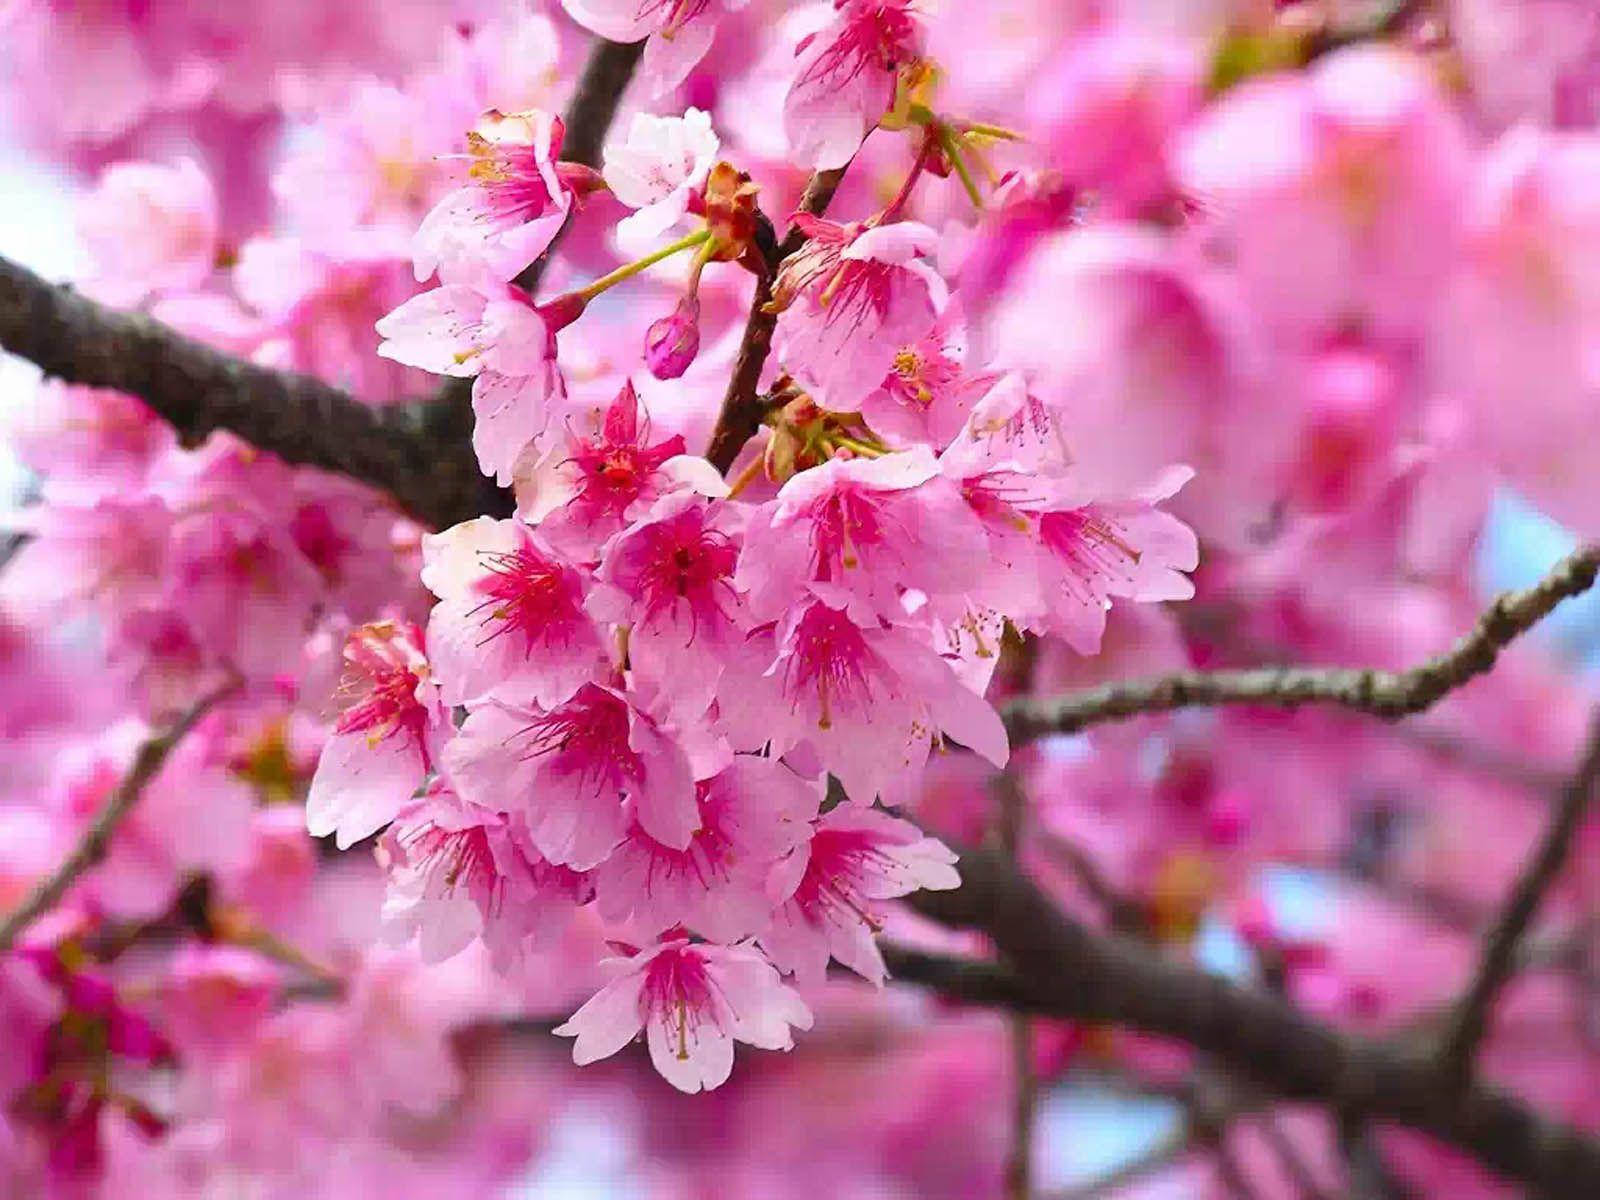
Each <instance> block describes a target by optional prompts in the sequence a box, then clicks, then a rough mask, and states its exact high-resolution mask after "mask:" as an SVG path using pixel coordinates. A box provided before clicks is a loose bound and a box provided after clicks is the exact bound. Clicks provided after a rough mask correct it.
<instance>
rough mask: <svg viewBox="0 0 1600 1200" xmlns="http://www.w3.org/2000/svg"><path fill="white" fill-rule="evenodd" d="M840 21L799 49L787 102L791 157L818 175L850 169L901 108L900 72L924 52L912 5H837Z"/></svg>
mask: <svg viewBox="0 0 1600 1200" xmlns="http://www.w3.org/2000/svg"><path fill="white" fill-rule="evenodd" d="M833 7H834V16H833V20H832V21H831V22H830V23H829V24H828V25H826V26H824V27H823V28H822V29H820V30H818V31H817V32H815V33H812V34H810V35H809V36H808V37H806V38H805V39H804V40H803V41H802V42H801V43H800V45H799V46H798V47H797V48H796V52H795V54H796V64H795V77H794V83H793V84H791V85H790V88H789V94H788V95H787V96H786V97H785V98H784V102H783V127H784V131H785V132H786V133H787V134H788V137H789V149H790V152H791V153H792V154H793V155H794V156H795V157H796V158H798V159H799V160H800V161H801V162H802V163H804V164H806V165H807V166H810V167H814V168H816V169H818V170H826V169H828V168H831V167H842V166H844V165H845V163H847V162H849V161H850V159H851V157H852V156H853V155H854V154H855V152H856V148H857V147H859V146H860V145H861V141H862V139H863V138H865V137H866V136H867V134H869V133H870V132H872V130H873V128H874V127H875V126H876V125H877V124H878V121H879V120H880V119H881V118H882V117H883V115H884V113H885V112H887V111H888V109H889V106H890V105H891V104H892V103H893V102H894V89H895V80H896V76H897V73H898V72H899V70H900V68H901V67H904V66H907V65H909V64H911V63H912V62H914V61H916V59H917V58H918V56H919V55H920V54H921V44H922V30H921V24H920V20H919V18H918V16H917V14H916V12H915V10H914V9H913V8H912V5H911V3H910V0H834V5H833Z"/></svg>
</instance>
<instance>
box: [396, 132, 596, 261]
mask: <svg viewBox="0 0 1600 1200" xmlns="http://www.w3.org/2000/svg"><path fill="white" fill-rule="evenodd" d="M564 135H565V126H563V124H562V122H561V118H560V117H556V116H552V115H551V114H550V113H547V112H539V111H534V112H525V113H512V114H509V115H507V114H505V113H501V112H498V111H496V110H494V109H490V110H489V111H488V112H487V113H485V114H484V116H483V119H482V120H481V121H480V122H479V123H478V127H477V129H475V130H473V131H472V132H471V133H470V134H468V135H467V137H468V147H469V150H470V155H469V157H470V158H471V159H472V165H471V168H470V170H469V174H470V178H469V180H468V181H467V183H466V184H464V185H463V186H462V187H459V188H457V189H456V190H455V191H453V192H450V193H449V194H448V195H446V196H445V197H444V199H442V200H440V201H439V203H438V204H437V205H435V206H434V208H433V210H432V211H431V212H429V213H428V215H427V216H425V217H424V218H423V219H422V224H421V226H420V227H418V229H417V235H416V239H415V241H414V243H413V248H414V266H415V268H416V275H417V279H418V280H424V279H427V278H428V277H429V276H430V275H432V274H433V273H434V272H435V271H437V272H438V273H439V279H440V282H442V283H447V284H448V283H463V282H465V283H470V282H475V281H479V280H481V279H484V278H485V277H487V279H488V280H491V281H496V282H499V281H504V280H508V279H511V278H512V277H514V276H515V275H516V274H517V273H518V272H519V271H521V270H522V269H523V268H524V267H526V266H527V265H528V264H529V263H531V262H533V260H534V259H536V258H538V257H539V255H541V254H543V253H544V251H545V250H546V249H547V248H548V247H549V245H550V243H551V242H552V241H553V240H554V239H555V236H556V234H557V233H558V232H559V231H560V229H561V226H562V225H563V224H565V222H566V219H567V213H568V212H569V211H570V210H571V208H572V203H573V198H574V196H575V194H576V192H577V189H578V188H579V187H580V186H581V187H587V186H589V184H590V181H591V178H592V176H593V172H592V171H590V170H589V169H588V168H587V167H581V166H575V165H573V164H570V163H565V164H564V163H559V162H557V159H558V158H559V157H560V155H561V140H562V138H563V136H564Z"/></svg>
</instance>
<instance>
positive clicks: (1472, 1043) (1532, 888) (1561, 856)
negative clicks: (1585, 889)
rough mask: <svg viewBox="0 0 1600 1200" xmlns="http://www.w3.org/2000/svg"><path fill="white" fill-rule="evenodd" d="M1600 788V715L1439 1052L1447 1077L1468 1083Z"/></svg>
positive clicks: (1486, 938)
mask: <svg viewBox="0 0 1600 1200" xmlns="http://www.w3.org/2000/svg"><path fill="white" fill-rule="evenodd" d="M1597 784H1600V713H1597V714H1596V716H1595V718H1594V721H1593V724H1592V727H1591V730H1590V733H1589V740H1588V742H1587V743H1586V744H1585V746H1584V751H1583V760H1582V762H1580V763H1579V765H1578V769H1577V771H1576V772H1575V773H1574V775H1573V777H1572V779H1571V780H1570V781H1569V782H1568V783H1567V784H1566V786H1565V787H1563V788H1562V789H1561V793H1560V795H1559V796H1558V797H1557V800H1556V805H1555V811H1554V813H1553V814H1552V817H1551V820H1550V824H1549V825H1548V826H1547V827H1546V828H1545V831H1544V834H1543V835H1542V836H1541V837H1540V839H1539V844H1538V846H1537V847H1536V848H1535V849H1534V852H1533V857H1532V858H1530V859H1529V860H1528V865H1527V866H1526V867H1525V868H1524V869H1523V872H1522V874H1521V875H1520V876H1519V877H1518V879H1517V881H1516V883H1515V884H1514V885H1513V886H1512V889H1511V894H1510V896H1509V897H1508V898H1507V899H1506V903H1505V907H1504V908H1503V909H1502V910H1501V912H1500V915H1499V917H1498V918H1497V919H1496V921H1495V923H1494V925H1493V926H1492V927H1491V928H1490V930H1489V932H1488V933H1487V934H1486V935H1485V936H1484V941H1483V955H1482V958H1481V960H1480V961H1479V964H1478V970H1477V972H1476V973H1475V974H1474V976H1473V979H1472V982H1471V984H1470V985H1468V987H1467V991H1466V994H1465V995H1464V996H1463V997H1462V999H1461V1003H1460V1005H1459V1006H1458V1008H1457V1009H1456V1014H1455V1018H1454V1020H1453V1021H1452V1022H1451V1025H1450V1032H1449V1034H1448V1036H1447V1037H1446V1038H1445V1042H1444V1046H1443V1048H1442V1049H1441V1051H1440V1061H1441V1063H1442V1064H1443V1068H1444V1071H1445V1073H1446V1075H1447V1077H1449V1078H1452V1079H1456V1080H1460V1079H1464V1078H1465V1077H1466V1075H1467V1073H1468V1072H1469V1071H1470V1070H1471V1067H1472V1058H1473V1055H1474V1053H1475V1052H1476V1051H1477V1048H1478V1043H1479V1042H1480V1041H1482V1040H1483V1035H1484V1031H1485V1030H1486V1029H1487V1027H1488V1024H1489V1018H1490V1015H1491V1013H1492V1011H1493V1009H1494V1003H1495V1000H1496V999H1497V998H1498V997H1499V995H1500V991H1501V989H1502V988H1504V987H1505V985H1506V983H1507V981H1509V980H1510V978H1511V976H1512V975H1514V974H1515V973H1516V970H1517V965H1518V960H1519V957H1520V956H1519V955H1518V952H1517V949H1518V946H1519V945H1520V944H1521V942H1522V938H1523V935H1524V934H1526V933H1527V932H1528V928H1529V926H1531V925H1532V924H1533V918H1534V916H1535V915H1536V914H1537V913H1538V911H1539V904H1540V902H1541V901H1542V900H1543V899H1544V897H1545V893H1547V892H1548V891H1549V890H1550V885H1551V884H1553V883H1554V882H1555V880H1556V876H1557V875H1559V874H1560V873H1561V868H1562V866H1563V865H1564V864H1565V863H1566V861H1567V857H1568V855H1569V854H1570V853H1571V851H1572V840H1573V838H1574V837H1576V836H1577V833H1578V827H1579V826H1580V825H1581V824H1582V823H1583V816H1584V813H1585V812H1587V811H1588V808H1589V801H1590V799H1591V798H1592V797H1593V795H1594V791H1595V787H1596V786H1597Z"/></svg>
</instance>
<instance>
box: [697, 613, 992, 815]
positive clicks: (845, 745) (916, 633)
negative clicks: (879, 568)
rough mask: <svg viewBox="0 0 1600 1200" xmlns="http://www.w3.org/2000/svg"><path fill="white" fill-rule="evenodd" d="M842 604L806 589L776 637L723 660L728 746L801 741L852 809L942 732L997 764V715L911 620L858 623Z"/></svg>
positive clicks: (914, 767) (919, 762) (923, 756)
mask: <svg viewBox="0 0 1600 1200" xmlns="http://www.w3.org/2000/svg"><path fill="white" fill-rule="evenodd" d="M814 590H815V591H818V592H822V591H824V589H823V586H822V585H814ZM845 604H846V601H845V599H844V598H843V597H841V596H838V594H837V590H836V589H834V590H833V591H832V592H831V593H829V594H827V595H826V597H825V596H824V595H813V596H812V597H811V598H809V599H807V600H803V601H801V602H799V603H796V604H794V605H793V607H792V608H791V609H790V610H789V612H788V614H787V615H786V616H785V617H784V618H783V620H782V621H781V622H780V623H779V624H778V627H777V629H776V631H775V634H769V635H757V636H755V637H752V639H751V640H750V642H749V643H748V644H747V645H746V646H745V648H744V651H743V653H742V654H740V655H737V656H733V655H730V657H729V661H728V663H727V664H726V666H725V667H724V670H723V675H722V678H721V680H720V682H719V685H718V693H717V696H718V706H719V710H720V714H721V722H722V727H723V728H724V730H725V731H726V732H727V734H728V737H729V738H730V740H731V741H732V742H733V743H734V745H735V747H736V748H742V749H756V748H759V747H761V746H763V745H768V744H770V746H771V749H772V752H773V753H775V754H782V753H786V752H788V751H789V750H790V749H792V748H794V747H797V746H808V747H810V750H811V752H812V753H813V754H814V755H815V759H816V761H817V762H818V763H819V764H820V765H821V766H822V767H823V768H824V769H826V770H827V771H829V772H830V773H832V774H833V775H835V776H837V777H838V779H839V782H840V783H841V784H842V785H843V786H844V789H845V792H846V794H847V795H848V796H849V797H850V798H851V799H852V800H854V801H856V802H858V803H860V804H871V803H872V801H873V799H874V798H875V797H877V796H878V795H879V794H880V793H882V792H883V791H884V790H885V789H886V788H888V787H890V786H891V784H894V783H895V782H896V781H897V780H898V779H899V777H900V776H902V775H903V774H905V773H907V772H915V771H918V770H920V769H921V768H922V766H923V765H924V764H925V763H926V762H927V759H928V754H929V752H930V751H931V750H932V749H933V748H934V747H935V746H937V745H941V744H942V743H943V741H944V739H946V738H948V739H949V740H951V741H954V742H958V743H960V744H961V745H963V746H966V747H967V748H968V749H970V750H973V751H975V752H977V753H978V754H981V755H982V756H983V757H984V758H987V759H988V760H989V761H990V762H992V763H994V764H995V765H996V766H1001V765H1004V763H1005V761H1006V756H1007V753H1008V749H1007V743H1006V733H1005V727H1004V726H1003V725H1002V724H1001V721H1000V717H999V714H998V713H996V712H995V711H994V709H993V708H992V707H991V706H990V705H989V704H988V703H987V702H986V701H985V700H984V698H983V697H982V696H981V695H978V694H977V693H975V692H973V691H972V690H970V689H969V688H968V687H966V686H965V685H964V684H963V683H962V682H961V680H960V679H959V678H958V677H957V675H956V673H955V671H954V670H953V669H952V666H951V664H950V663H949V662H947V661H946V660H945V659H943V658H941V657H940V656H939V655H938V654H937V653H935V652H934V650H933V649H932V647H931V646H930V645H929V644H928V641H927V639H926V637H925V635H921V631H920V630H916V629H913V628H912V627H911V626H909V625H891V624H885V623H882V622H878V621H871V622H870V623H867V624H862V623H860V622H859V621H857V620H856V619H854V617H853V616H852V614H851V613H850V612H848V611H846V608H845ZM857 615H861V614H857Z"/></svg>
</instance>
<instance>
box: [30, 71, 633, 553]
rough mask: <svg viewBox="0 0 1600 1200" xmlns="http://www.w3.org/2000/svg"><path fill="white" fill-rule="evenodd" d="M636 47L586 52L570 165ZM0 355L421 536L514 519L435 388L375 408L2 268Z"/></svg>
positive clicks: (583, 149)
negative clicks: (249, 448) (235, 442)
mask: <svg viewBox="0 0 1600 1200" xmlns="http://www.w3.org/2000/svg"><path fill="white" fill-rule="evenodd" d="M642 46H643V43H636V44H634V45H631V46H624V45H619V44H617V43H615V42H606V41H601V42H599V43H597V44H596V46H595V48H594V50H593V51H592V52H591V54H590V56H589V61H588V64H587V66H585V68H584V73H583V77H582V79H581V80H580V81H579V84H578V88H577V91H576V92H575V94H574V96H573V100H572V103H571V105H570V106H569V107H568V110H567V113H566V124H567V136H566V141H565V143H564V145H563V151H564V155H565V157H567V158H568V159H570V160H571V161H575V162H584V163H589V164H592V163H593V162H594V160H595V159H596V157H597V156H598V154H599V149H600V142H601V140H602V139H603V138H604V136H605V131H606V129H607V128H608V127H609V126H610V124H611V119H612V117H613V116H614V115H615V113H616V107H617V103H618V101H619V100H620V98H621V95H622V92H623V89H624V88H625V87H626V86H627V82H628V79H629V78H630V77H631V75H632V73H633V69H634V65H635V64H636V63H637V61H638V58H639V53H640V50H641V48H642ZM539 265H540V264H536V268H535V269H537V267H538V266H539ZM535 278H536V276H535ZM0 348H3V349H5V350H7V351H10V352H11V353H12V354H16V355H18V356H19V357H22V358H25V359H28V360H29V361H31V362H33V363H35V364H36V365H38V366H39V367H40V368H41V369H42V370H43V371H44V373H45V374H46V375H50V376H52V377H54V378H57V379H61V380H65V381H66V382H68V383H78V384H85V385H88V386H91V387H105V388H114V389H116V390H117V391H121V392H127V393H129V394H130V395H133V396H137V397H138V398H139V399H141V400H143V401H144V402H145V403H146V404H147V405H149V406H150V408H151V409H152V410H153V411H154V412H155V413H156V415H157V416H159V417H161V418H162V419H163V420H165V421H167V422H168V423H169V424H171V425H172V426H173V428H174V429H176V430H177V432H178V436H179V437H180V438H181V439H182V440H183V441H184V443H185V444H187V445H197V444H199V443H200V442H201V441H203V440H204V439H205V438H206V436H207V435H208V434H210V433H212V432H214V431H216V430H219V429H223V430H227V431H229V432H230V433H233V434H236V435H237V436H239V437H241V438H243V439H244V440H245V441H247V442H249V443H250V444H251V445H253V446H255V447H257V448H258V449H261V450H266V451H268V452H270V453H272V454H276V455H277V456H278V457H279V458H282V459H283V460H285V461H286V462H290V463H295V464H297V465H300V466H308V467H317V468H320V469H321V470H324V471H333V472H335V473H337V474H340V475H346V476H348V477H350V478H352V479H356V480H359V481H361V482H362V483H365V484H369V485H371V486H372V487H375V488H378V489H379V490H381V491H383V492H386V493H388V494H389V495H390V496H391V497H393V498H394V500H395V501H396V502H397V503H398V504H399V505H400V507H401V508H403V509H404V510H405V511H406V512H408V513H409V514H411V516H413V517H415V518H416V519H417V520H419V521H421V522H422V523H423V524H425V525H430V526H433V527H435V528H442V527H444V526H447V525H453V524H455V523H456V522H458V521H465V520H470V519H471V518H473V517H475V516H478V515H480V514H483V513H489V514H491V515H496V516H503V515H507V514H509V512H510V511H511V503H510V499H509V496H508V495H507V493H506V492H504V491H503V490H502V489H500V488H498V487H496V486H495V485H494V482H493V480H490V479H486V478H485V477H484V476H483V474H482V473H481V472H480V471H479V470H478V461H477V458H476V456H475V455H474V454H473V452H472V447H471V445H470V442H469V437H470V430H471V421H470V413H471V410H470V408H469V407H468V404H467V399H466V397H467V392H466V389H465V388H464V387H463V386H460V385H456V384H453V383H451V384H446V385H444V386H443V387H442V388H441V389H440V391H439V394H438V398H437V399H434V400H430V401H424V402H420V403H417V404H413V405H398V406H392V407H385V408H375V407H372V406H369V405H366V404H363V403H361V402H360V401H359V400H356V399H355V398H354V397H352V396H351V395H349V394H348V393H347V392H344V391H341V390H340V389H339V388H336V387H332V386H331V385H329V384H326V383H323V382H321V381H320V380H317V379H313V378H311V377H310V376H307V375H299V374H294V373H290V372H283V371H274V370H270V369H268V368H266V367H260V366H257V365H255V364H254V363H250V362H246V361H244V360H242V359H238V358H234V357H232V356H230V355H227V354H223V353H221V352H219V351H217V350H214V349H212V348H211V347H209V346H206V345H204V344H202V343H200V342H197V341H195V340H194V339H192V338H189V337H186V336H184V335H183V334H181V333H179V332H178V331H177V330H175V329H172V328H170V327H168V326H166V325H163V324H161V323H160V322H159V321H155V320H152V319H150V318H149V317H145V316H141V315H138V314H134V313H122V312H117V311H115V310H113V309H110V308H107V307H105V306H104V305H101V304H98V303H96V302H95V301H93V300H90V299H88V298H87V297H85V296H82V295H80V294H78V293H77V292H76V291H74V290H73V289H72V288H70V287H65V286H57V285H55V284H52V283H49V282H48V281H46V280H44V279H42V278H40V277H39V276H38V275H35V274H34V273H33V272H32V271H30V270H28V269H27V268H26V267H23V266H21V265H19V264H17V263H14V262H10V261H7V260H6V259H3V258H0Z"/></svg>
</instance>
